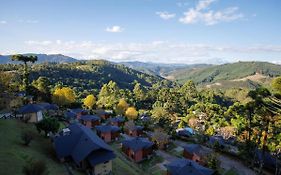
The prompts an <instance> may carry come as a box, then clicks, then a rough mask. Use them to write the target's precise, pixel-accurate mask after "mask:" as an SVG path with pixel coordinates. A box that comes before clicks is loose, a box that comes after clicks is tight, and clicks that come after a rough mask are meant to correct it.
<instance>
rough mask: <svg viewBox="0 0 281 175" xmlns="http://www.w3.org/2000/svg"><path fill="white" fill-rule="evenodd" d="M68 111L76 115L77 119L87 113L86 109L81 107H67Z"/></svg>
mask: <svg viewBox="0 0 281 175" xmlns="http://www.w3.org/2000/svg"><path fill="white" fill-rule="evenodd" d="M69 112H72V113H74V114H75V115H76V118H77V119H80V117H81V116H82V115H87V114H88V111H87V110H85V109H81V108H75V109H69Z"/></svg>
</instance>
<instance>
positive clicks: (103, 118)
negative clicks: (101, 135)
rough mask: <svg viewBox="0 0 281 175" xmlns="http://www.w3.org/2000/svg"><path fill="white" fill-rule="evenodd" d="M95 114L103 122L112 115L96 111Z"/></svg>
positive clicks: (110, 112) (100, 110) (109, 112)
mask: <svg viewBox="0 0 281 175" xmlns="http://www.w3.org/2000/svg"><path fill="white" fill-rule="evenodd" d="M95 113H96V114H97V115H98V116H99V117H100V118H101V119H102V120H107V119H108V118H109V117H110V116H111V115H112V111H106V110H102V109H99V110H96V111H95Z"/></svg>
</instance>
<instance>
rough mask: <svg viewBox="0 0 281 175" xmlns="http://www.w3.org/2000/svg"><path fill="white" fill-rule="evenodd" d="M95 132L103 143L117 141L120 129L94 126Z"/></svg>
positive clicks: (109, 126) (108, 126)
mask: <svg viewBox="0 0 281 175" xmlns="http://www.w3.org/2000/svg"><path fill="white" fill-rule="evenodd" d="M96 130H97V135H98V136H99V137H100V138H102V139H103V140H104V141H105V142H111V141H114V140H117V139H118V137H119V135H120V128H119V127H118V126H111V125H99V126H96Z"/></svg>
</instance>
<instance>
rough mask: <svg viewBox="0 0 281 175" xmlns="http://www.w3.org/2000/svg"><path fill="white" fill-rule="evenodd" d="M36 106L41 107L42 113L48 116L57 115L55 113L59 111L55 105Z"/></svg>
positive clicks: (42, 104) (40, 104) (43, 104)
mask: <svg viewBox="0 0 281 175" xmlns="http://www.w3.org/2000/svg"><path fill="white" fill-rule="evenodd" d="M38 105H39V106H41V107H42V108H43V109H44V110H43V112H46V113H47V114H48V115H49V116H55V115H57V112H56V111H58V110H59V107H58V105H56V104H50V103H38Z"/></svg>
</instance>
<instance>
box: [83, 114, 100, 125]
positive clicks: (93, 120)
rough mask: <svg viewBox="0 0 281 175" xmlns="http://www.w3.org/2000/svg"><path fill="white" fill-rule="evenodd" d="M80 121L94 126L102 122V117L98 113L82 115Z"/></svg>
mask: <svg viewBox="0 0 281 175" xmlns="http://www.w3.org/2000/svg"><path fill="white" fill-rule="evenodd" d="M80 122H81V123H82V124H83V125H85V126H87V127H88V128H93V127H95V126H97V125H99V124H100V117H98V116H96V115H82V116H81V117H80Z"/></svg>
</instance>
